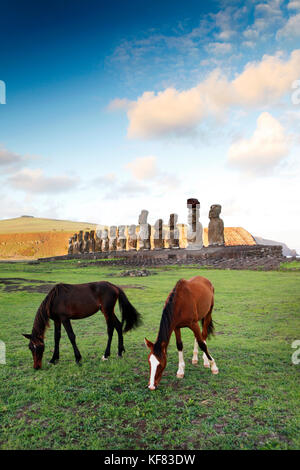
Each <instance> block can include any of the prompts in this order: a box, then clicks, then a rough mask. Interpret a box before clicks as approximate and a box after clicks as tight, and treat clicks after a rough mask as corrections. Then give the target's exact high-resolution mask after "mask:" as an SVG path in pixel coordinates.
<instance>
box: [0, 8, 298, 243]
mask: <svg viewBox="0 0 300 470" xmlns="http://www.w3.org/2000/svg"><path fill="white" fill-rule="evenodd" d="M0 80H1V81H0V102H1V104H0V174H1V176H0V182H1V187H0V197H1V205H0V218H1V219H5V218H10V217H18V216H20V215H23V214H27V215H34V216H36V217H53V218H60V219H69V220H78V221H90V222H95V223H100V224H116V225H119V224H130V223H137V218H138V214H139V212H140V210H141V209H148V210H149V222H150V223H154V222H155V220H156V219H157V218H164V220H165V221H167V219H168V216H169V214H170V213H171V212H176V213H178V214H179V221H180V222H183V223H185V222H186V220H187V209H186V199H187V198H189V197H196V198H198V199H199V200H200V203H201V210H200V212H201V222H202V224H203V225H204V226H207V224H208V211H209V207H210V205H211V204H216V203H219V204H221V205H222V218H223V220H224V223H225V226H242V227H244V228H245V229H247V230H249V231H250V232H251V233H252V234H253V235H259V236H262V237H264V238H269V239H273V240H278V241H283V242H285V243H287V244H288V245H289V246H290V247H291V248H296V249H297V250H298V252H300V217H299V212H300V210H299V206H300V196H299V194H300V190H299V188H300V162H299V154H300V152H299V150H300V132H299V131H300V124H299V123H300V0H294V1H293V0H290V1H283V0H269V1H263V0H261V1H259V0H258V1H253V0H252V1H249V2H247V1H243V2H239V1H235V0H227V1H210V2H199V1H198V0H197V1H196V0H185V1H182V0H164V1H163V2H162V1H161V0H159V1H158V0H151V1H150V0H143V1H142V0H130V2H125V1H124V0H111V1H110V2H107V1H100V0H97V1H94V0H88V1H86V0H85V1H83V0H77V1H72V0H65V1H61V0H59V1H58V0H51V1H45V2H40V1H39V0H36V1H33V0H26V1H23V0H19V1H17V0H11V1H10V2H6V5H5V4H4V5H3V4H2V6H1V17H0Z"/></svg>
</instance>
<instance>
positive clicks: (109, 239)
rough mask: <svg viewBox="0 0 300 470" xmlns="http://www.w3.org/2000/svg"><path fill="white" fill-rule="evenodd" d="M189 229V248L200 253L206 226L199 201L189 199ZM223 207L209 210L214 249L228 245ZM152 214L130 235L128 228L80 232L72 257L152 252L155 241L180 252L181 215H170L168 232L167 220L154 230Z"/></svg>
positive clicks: (156, 245)
mask: <svg viewBox="0 0 300 470" xmlns="http://www.w3.org/2000/svg"><path fill="white" fill-rule="evenodd" d="M187 207H188V226H187V242H188V245H187V248H188V249H191V250H198V249H201V248H202V247H203V227H202V224H201V223H200V221H199V217H200V203H199V201H198V199H188V200H187ZM220 213H221V206H220V205H219V204H214V205H212V206H211V207H210V211H209V219H210V222H209V225H208V244H209V245H210V246H215V245H224V244H225V242H224V223H223V220H222V219H220V217H219V216H220ZM148 215H149V212H148V211H147V210H142V211H141V213H140V215H139V219H138V231H137V225H134V224H132V225H129V227H128V235H127V236H126V233H125V232H126V226H125V225H119V226H118V227H117V226H115V225H113V226H111V227H110V228H109V230H108V229H103V230H96V231H95V230H91V231H90V232H85V233H83V231H80V232H79V233H78V234H77V233H75V234H74V236H73V237H71V238H70V239H69V249H68V253H69V254H79V253H91V252H97V251H103V252H107V251H124V250H126V249H127V247H128V250H137V248H139V250H151V238H153V248H154V249H155V250H161V249H164V248H171V249H177V248H179V247H180V244H179V243H180V231H179V228H178V225H177V221H178V215H177V214H170V218H169V221H168V228H167V230H165V229H164V225H163V220H162V219H158V220H157V221H156V222H155V224H154V226H153V228H154V232H153V237H152V233H151V232H152V227H151V225H150V224H149V223H148V221H147V219H148Z"/></svg>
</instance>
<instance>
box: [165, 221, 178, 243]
mask: <svg viewBox="0 0 300 470" xmlns="http://www.w3.org/2000/svg"><path fill="white" fill-rule="evenodd" d="M177 220H178V215H177V214H170V218H169V232H168V243H169V248H179V230H178V228H177Z"/></svg>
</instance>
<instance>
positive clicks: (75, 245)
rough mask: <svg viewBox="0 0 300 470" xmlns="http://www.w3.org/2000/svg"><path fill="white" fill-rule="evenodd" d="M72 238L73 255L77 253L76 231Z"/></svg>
mask: <svg viewBox="0 0 300 470" xmlns="http://www.w3.org/2000/svg"><path fill="white" fill-rule="evenodd" d="M73 240H74V243H73V254H74V255H78V253H79V242H78V236H77V233H74V235H73Z"/></svg>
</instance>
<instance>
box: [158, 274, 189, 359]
mask: <svg viewBox="0 0 300 470" xmlns="http://www.w3.org/2000/svg"><path fill="white" fill-rule="evenodd" d="M182 281H184V279H179V281H177V283H176V285H175V287H174V289H173V290H172V291H171V292H170V294H169V295H168V297H167V300H166V303H165V306H164V309H163V312H162V316H161V320H160V326H159V332H158V336H157V340H156V342H155V344H154V347H153V352H154V354H155V356H157V357H161V354H162V342H165V343H168V342H169V338H170V328H171V322H172V318H173V312H174V304H175V300H176V293H177V292H178V287H180V284H181V283H182Z"/></svg>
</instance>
